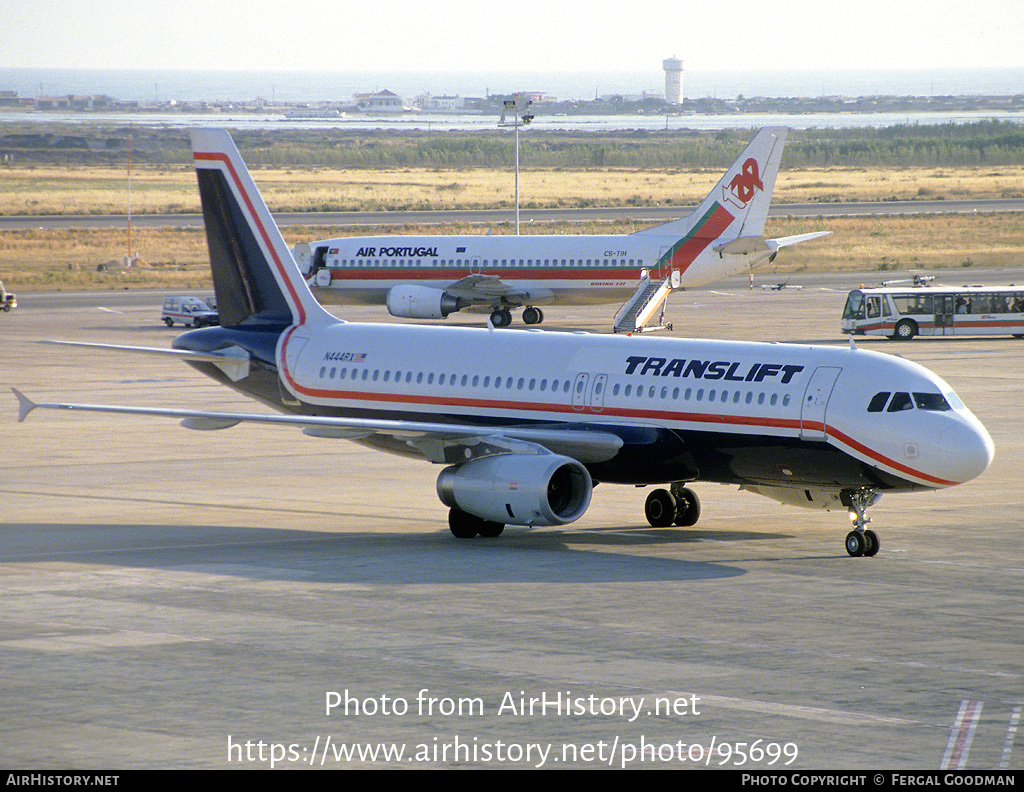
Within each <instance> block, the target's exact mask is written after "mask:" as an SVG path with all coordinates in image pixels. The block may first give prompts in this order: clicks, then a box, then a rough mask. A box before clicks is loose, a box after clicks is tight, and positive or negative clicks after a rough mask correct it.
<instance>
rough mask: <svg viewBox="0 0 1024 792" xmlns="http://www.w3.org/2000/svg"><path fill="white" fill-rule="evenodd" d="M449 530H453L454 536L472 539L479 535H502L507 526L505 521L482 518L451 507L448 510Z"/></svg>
mask: <svg viewBox="0 0 1024 792" xmlns="http://www.w3.org/2000/svg"><path fill="white" fill-rule="evenodd" d="M448 530H450V531H451V532H452V536H454V537H455V538H456V539H472V538H473V537H474V536H477V535H479V536H486V537H495V536H501V532H502V531H504V530H505V526H504V524H503V523H496V522H491V521H490V520H482V519H481V518H479V517H476V516H475V515H472V514H467V513H466V512H464V511H461V510H459V509H451V510H449V512H448Z"/></svg>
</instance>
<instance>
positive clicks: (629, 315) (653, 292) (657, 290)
mask: <svg viewBox="0 0 1024 792" xmlns="http://www.w3.org/2000/svg"><path fill="white" fill-rule="evenodd" d="M678 285H679V276H678V275H677V274H676V273H675V272H674V271H673V272H672V273H670V274H669V276H668V277H667V278H665V279H664V280H660V279H657V278H652V277H651V274H650V272H649V271H648V270H644V271H643V273H642V274H641V276H640V284H639V285H638V286H637V289H636V292H634V293H633V296H632V297H630V298H629V299H628V300H626V302H624V303H623V304H622V307H621V308H620V309H619V312H618V313H617V314H615V326H614V327H613V328H612V329H613V331H614V332H616V333H647V332H651V331H652V330H671V329H672V325H671V324H665V323H664V322H663V320H664V318H665V299H666V298H667V297H668V294H669V292H670V291H672V289H674V288H676V287H677V286H678ZM659 308H660V309H661V313H660V314H659V316H658V323H657V324H656V325H653V326H651V327H648V326H647V323H648V322H649V321H651V318H652V317H653V316H654V314H655V312H657V311H658V309H659Z"/></svg>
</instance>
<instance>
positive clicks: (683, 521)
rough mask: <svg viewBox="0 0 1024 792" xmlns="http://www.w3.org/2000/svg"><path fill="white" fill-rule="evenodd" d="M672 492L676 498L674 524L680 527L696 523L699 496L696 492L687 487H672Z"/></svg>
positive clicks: (698, 516) (698, 517) (698, 513)
mask: <svg viewBox="0 0 1024 792" xmlns="http://www.w3.org/2000/svg"><path fill="white" fill-rule="evenodd" d="M672 494H673V495H674V496H675V499H676V513H675V515H674V516H675V524H676V525H678V526H680V527H682V528H688V527H690V526H691V525H696V524H697V520H699V519H700V498H698V497H697V493H696V492H694V491H693V490H692V489H690V488H689V487H680V488H679V489H678V490H677V489H673V490H672Z"/></svg>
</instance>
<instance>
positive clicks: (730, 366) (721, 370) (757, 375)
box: [626, 355, 804, 385]
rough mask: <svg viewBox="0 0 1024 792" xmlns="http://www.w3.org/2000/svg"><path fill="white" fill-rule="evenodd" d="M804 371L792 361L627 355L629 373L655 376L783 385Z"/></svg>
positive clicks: (627, 371)
mask: <svg viewBox="0 0 1024 792" xmlns="http://www.w3.org/2000/svg"><path fill="white" fill-rule="evenodd" d="M803 370H804V367H803V366H799V365H796V364H793V363H789V364H784V363H750V364H748V363H737V362H733V361H729V360H687V359H686V358H672V359H669V358H659V357H643V356H641V355H630V356H629V357H628V358H626V374H639V375H640V376H646V375H649V376H652V377H684V378H685V377H690V378H692V379H706V380H725V381H727V382H763V381H764V380H765V379H767V378H768V377H778V378H779V381H780V382H781V383H782V384H783V385H788V384H789V382H790V380H792V379H793V377H795V376H796V375H797V374H799V373H800V372H801V371H803Z"/></svg>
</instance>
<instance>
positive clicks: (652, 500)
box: [18, 130, 993, 556]
mask: <svg viewBox="0 0 1024 792" xmlns="http://www.w3.org/2000/svg"><path fill="white" fill-rule="evenodd" d="M193 147H194V157H195V165H196V171H197V175H198V180H199V192H200V196H201V199H202V205H203V216H204V220H205V224H206V233H207V241H208V244H209V249H210V263H211V268H212V272H213V280H214V285H215V290H216V294H217V303H218V306H219V308H220V316H221V326H220V327H207V328H203V329H197V330H191V331H189V332H186V333H184V334H182V335H180V336H178V337H177V338H176V339H175V341H174V343H173V349H154V348H150V347H114V346H111V347H110V348H111V349H118V350H124V349H128V350H132V351H136V352H146V353H151V354H158V355H169V356H174V357H177V358H179V359H181V360H184V361H185V362H187V363H189V364H191V365H192V366H194V367H195V368H196V369H198V370H199V371H201V372H202V373H204V374H207V375H209V376H211V377H213V378H214V379H216V380H218V381H219V382H221V383H223V384H224V385H227V386H229V387H231V388H234V389H236V390H237V391H239V392H241V393H243V394H245V395H247V396H250V397H252V398H255V399H256V400H258V401H260V402H263V403H264V404H265V405H267V406H269V407H272V408H273V409H275V410H278V411H280V413H281V414H277V413H267V414H251V413H234V412H216V411H201V410H186V409H166V408H146V407H129V406H124V405H95V404H93V405H89V404H70V403H58V402H51V403H46V404H36V403H34V402H33V401H32V400H30V399H29V398H28V397H26V396H24V395H22V394H20V393H18V398H19V402H20V415H19V420H24V419H25V417H26V416H27V415H28V414H29V412H31V411H32V410H33V409H35V408H37V407H44V408H50V409H64V410H75V411H95V412H105V413H135V414H147V415H159V416H170V417H175V418H180V419H182V423H183V425H184V426H186V427H188V428H191V429H226V428H228V427H230V426H234V425H235V424H238V423H240V422H242V421H251V422H257V423H263V424H273V425H287V426H294V427H297V428H300V429H301V430H302V431H303V432H304V433H305V434H307V435H312V436H314V437H319V438H329V439H337V438H342V439H347V440H352V441H355V442H358V443H362V444H364V445H366V446H369V447H371V448H375V449H379V450H383V451H388V452H392V453H396V454H403V455H408V456H413V457H419V458H423V459H426V460H429V461H430V462H433V463H436V464H439V465H444V468H443V469H442V470H441V472H440V475H439V476H438V477H437V493H438V496H439V497H440V499H441V501H442V502H443V503H444V504H445V505H446V506H448V507H449V516H448V523H449V527H450V529H451V532H452V533H453V534H454V535H455V536H457V537H463V538H465V537H473V536H477V535H482V536H497V535H499V534H500V533H501V532H502V530H503V529H504V527H505V525H507V524H511V525H524V526H552V525H564V524H567V523H571V522H573V521H574V520H576V519H578V518H579V517H580V516H581V515H583V513H584V512H585V511H586V510H587V507H588V506H589V505H590V501H591V495H592V492H593V488H594V484H595V483H596V482H605V483H609V484H611V483H619V484H632V485H651V484H665V485H667V488H658V489H655V490H654V491H653V492H652V493H651V494H650V495H649V497H648V498H647V503H646V507H645V511H646V516H647V519H648V521H649V522H650V523H651V525H654V526H669V525H671V524H673V523H675V524H677V525H692V524H694V523H695V522H696V521H697V518H698V517H699V515H700V504H699V501H698V499H697V496H696V495H695V494H694V492H693V490H692V489H691V488H690V487H689V486H687V485H688V484H689V483H690V482H695V481H711V482H720V483H726V484H736V485H739V486H740V487H741V488H743V489H747V490H750V491H752V492H757V493H760V494H763V495H767V496H769V497H771V498H775V499H777V500H779V501H782V502H784V503H789V504H793V505H798V506H806V507H817V508H824V509H843V510H851V511H852V517H853V520H854V527H853V530H851V531H850V532H849V534H848V535H847V537H846V550H847V552H848V553H849V554H850V555H853V556H864V555H868V556H870V555H874V554H875V553H877V552H878V549H879V541H878V537H877V535H876V534H875V532H874V531H872V530H869V529H867V528H866V524H867V523H868V519H867V518H866V517H865V510H866V509H867V507H868V506H870V505H871V504H872V503H874V502H875V501H876V500H877V499H878V497H879V496H880V495H882V494H884V493H899V492H914V491H921V490H931V489H938V488H941V487H950V486H953V485H956V484H960V483H963V482H965V481H968V480H969V479H972V478H974V477H975V476H978V475H980V474H981V473H982V471H984V470H985V469H986V467H988V465H989V463H990V461H991V459H992V454H993V445H992V440H991V438H990V437H989V435H988V433H987V432H986V431H985V428H984V427H983V426H982V425H981V423H980V422H979V421H978V419H977V418H975V416H974V415H972V414H971V412H970V411H969V410H968V409H967V408H966V407H965V406H964V405H963V403H961V401H960V400H959V399H958V398H957V397H956V395H955V394H954V393H953V390H952V389H951V388H950V387H949V385H947V384H946V383H945V382H943V381H942V380H941V379H939V378H938V377H936V376H935V375H934V374H932V373H931V372H930V371H928V370H927V369H925V368H923V367H922V366H919V365H917V364H915V363H912V362H910V361H907V360H903V359H901V358H898V357H893V356H890V355H884V354H880V353H875V352H870V351H866V350H858V349H855V348H852V346H851V348H834V347H815V346H803V345H791V344H766V343H740V342H732V341H707V340H693V339H676V338H651V337H647V336H633V337H626V336H621V335H620V336H615V335H610V334H609V335H592V334H587V333H563V332H538V331H532V332H531V331H526V330H523V331H507V332H498V331H495V330H493V328H491V329H487V328H459V327H437V326H422V325H406V324H356V323H351V322H345V321H339V320H338V319H335V318H334V317H333V316H331V315H330V314H328V313H327V312H326V311H325V310H324V309H323V308H321V306H320V305H319V303H318V302H317V301H316V299H315V298H314V297H313V294H312V293H311V292H310V290H309V288H308V287H307V284H306V282H305V280H304V279H303V278H302V276H301V274H300V273H299V271H298V269H297V268H296V266H295V264H294V262H293V261H292V258H291V255H290V253H289V251H288V248H287V247H286V244H285V242H284V239H283V238H282V236H281V234H280V232H279V231H278V229H277V226H276V224H275V223H274V220H273V218H272V217H271V215H270V212H269V211H268V209H267V207H266V205H265V204H264V203H263V200H262V198H261V197H260V195H259V193H258V192H257V189H256V186H255V184H254V183H253V181H252V179H251V177H250V175H249V172H248V171H247V170H246V168H245V164H244V163H243V162H242V159H241V156H240V155H239V153H238V150H237V149H236V148H235V146H234V144H233V143H232V142H231V139H230V137H229V136H228V134H227V133H226V132H224V131H221V130H196V131H194V132H193ZM339 486H340V487H341V489H342V490H343V489H344V486H345V482H344V481H341V482H340V484H339ZM335 491H341V490H338V489H337V488H335ZM381 494H382V495H384V494H385V493H381ZM387 495H388V497H387V498H383V497H382V499H381V502H382V503H386V502H387V501H388V499H389V498H391V497H393V494H391V493H388V494H387ZM384 508H386V507H384Z"/></svg>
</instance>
